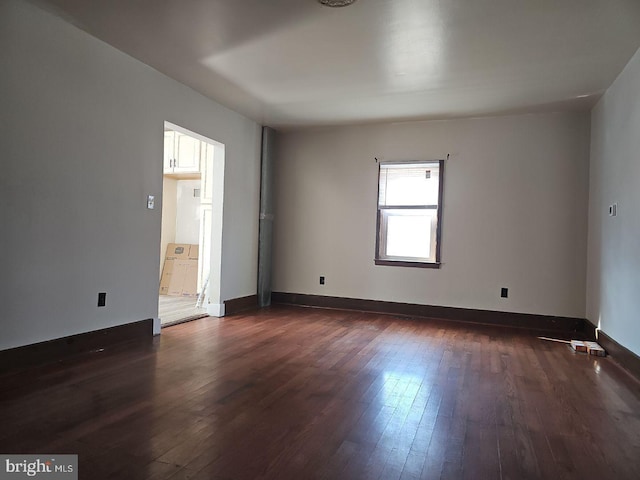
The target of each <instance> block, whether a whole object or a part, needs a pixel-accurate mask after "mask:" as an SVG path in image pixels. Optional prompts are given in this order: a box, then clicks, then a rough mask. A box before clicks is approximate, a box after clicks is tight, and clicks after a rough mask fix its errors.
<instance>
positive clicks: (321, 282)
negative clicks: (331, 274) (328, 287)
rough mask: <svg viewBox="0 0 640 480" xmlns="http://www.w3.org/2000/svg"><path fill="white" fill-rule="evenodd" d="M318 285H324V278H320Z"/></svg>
mask: <svg viewBox="0 0 640 480" xmlns="http://www.w3.org/2000/svg"><path fill="white" fill-rule="evenodd" d="M320 285H324V277H320Z"/></svg>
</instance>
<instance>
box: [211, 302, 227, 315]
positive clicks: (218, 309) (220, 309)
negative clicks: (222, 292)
mask: <svg viewBox="0 0 640 480" xmlns="http://www.w3.org/2000/svg"><path fill="white" fill-rule="evenodd" d="M207 315H210V316H212V317H224V303H209V304H208V305H207Z"/></svg>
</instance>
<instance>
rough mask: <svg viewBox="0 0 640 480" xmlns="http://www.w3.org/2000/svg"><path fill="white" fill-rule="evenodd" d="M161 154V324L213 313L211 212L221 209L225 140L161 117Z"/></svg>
mask: <svg viewBox="0 0 640 480" xmlns="http://www.w3.org/2000/svg"><path fill="white" fill-rule="evenodd" d="M163 157H164V158H163V179H162V231H161V235H160V248H161V255H160V262H159V263H160V272H159V274H160V289H159V292H158V293H159V299H158V315H159V317H160V323H161V326H162V327H166V326H169V325H175V324H177V323H182V322H185V321H189V320H194V319H196V318H202V317H205V316H207V315H209V314H213V315H215V311H216V308H213V307H214V306H215V304H216V303H219V302H217V301H216V286H217V285H219V283H220V281H219V273H220V269H219V264H220V262H221V258H220V257H221V251H220V248H219V247H220V245H221V236H222V235H221V233H222V232H221V229H222V222H221V220H220V221H217V222H216V221H214V218H215V217H216V215H217V216H219V217H220V219H221V215H222V198H223V196H222V191H221V190H222V188H223V186H224V182H223V181H222V180H221V178H223V171H222V169H223V168H224V145H222V144H221V143H219V142H216V141H214V140H211V139H208V138H206V137H203V136H201V135H199V134H196V133H194V132H191V131H189V130H186V129H184V128H182V127H179V126H177V125H174V124H171V123H169V122H165V125H164V155H163ZM212 300H213V302H212ZM212 303H213V304H214V305H213V306H212V305H211V304H212Z"/></svg>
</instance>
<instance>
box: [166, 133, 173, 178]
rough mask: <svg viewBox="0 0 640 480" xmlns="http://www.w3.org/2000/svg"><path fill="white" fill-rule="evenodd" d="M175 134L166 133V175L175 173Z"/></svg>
mask: <svg viewBox="0 0 640 480" xmlns="http://www.w3.org/2000/svg"><path fill="white" fill-rule="evenodd" d="M175 133H176V132H164V173H173V159H174V158H175V157H176V154H175Z"/></svg>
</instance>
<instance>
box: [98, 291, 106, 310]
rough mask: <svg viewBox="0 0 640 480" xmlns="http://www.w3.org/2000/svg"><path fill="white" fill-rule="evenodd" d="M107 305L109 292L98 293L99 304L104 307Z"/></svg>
mask: <svg viewBox="0 0 640 480" xmlns="http://www.w3.org/2000/svg"><path fill="white" fill-rule="evenodd" d="M106 305H107V292H100V293H98V306H99V307H104V306H106Z"/></svg>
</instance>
